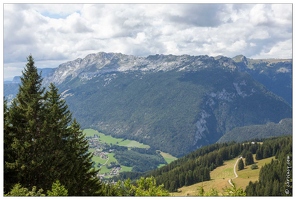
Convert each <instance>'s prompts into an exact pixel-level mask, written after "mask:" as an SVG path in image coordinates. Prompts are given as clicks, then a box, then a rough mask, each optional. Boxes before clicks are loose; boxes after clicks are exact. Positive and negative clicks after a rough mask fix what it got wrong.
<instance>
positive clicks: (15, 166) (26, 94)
mask: <svg viewBox="0 0 296 200" xmlns="http://www.w3.org/2000/svg"><path fill="white" fill-rule="evenodd" d="M27 61H28V63H27V65H26V68H25V69H24V71H23V76H22V77H21V85H20V86H19V92H18V94H17V96H16V98H15V99H14V100H13V102H12V105H11V107H10V108H9V130H5V131H4V134H5V135H7V134H8V135H10V137H13V143H12V144H11V145H10V147H7V146H6V148H8V149H9V148H11V149H12V150H13V151H14V153H15V155H16V158H15V159H14V160H13V161H10V160H6V161H5V165H6V168H7V169H10V170H12V171H14V172H15V173H17V180H18V182H20V183H21V184H22V185H23V186H24V187H28V188H32V187H33V186H34V185H35V186H36V185H38V184H39V180H42V178H43V177H42V175H43V172H42V169H41V166H42V163H40V162H37V159H38V156H39V155H38V151H39V149H40V145H42V144H41V143H40V141H39V139H40V138H41V137H42V132H41V128H42V126H43V124H42V123H43V113H44V106H43V101H44V90H45V88H43V87H42V85H41V84H42V78H41V75H39V74H38V72H37V68H36V67H35V65H34V60H33V57H32V56H31V55H30V56H29V57H28V58H27ZM7 131H8V132H7ZM37 172H39V173H37ZM44 173H45V172H44ZM8 179H9V177H5V180H6V181H8V182H9V180H8Z"/></svg>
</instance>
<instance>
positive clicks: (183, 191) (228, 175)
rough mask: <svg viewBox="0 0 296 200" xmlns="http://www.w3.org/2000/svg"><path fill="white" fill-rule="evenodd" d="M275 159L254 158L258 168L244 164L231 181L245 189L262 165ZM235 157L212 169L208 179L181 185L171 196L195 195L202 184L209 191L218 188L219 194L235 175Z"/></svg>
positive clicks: (256, 178)
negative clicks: (243, 167)
mask: <svg viewBox="0 0 296 200" xmlns="http://www.w3.org/2000/svg"><path fill="white" fill-rule="evenodd" d="M272 158H273V159H275V158H274V157H271V158H266V159H262V160H259V161H257V160H255V157H254V161H255V163H256V164H257V165H258V167H259V168H258V169H256V170H252V169H251V166H245V169H243V170H241V171H237V174H238V177H237V178H235V179H233V182H234V183H235V184H236V186H237V187H238V188H243V189H245V188H246V186H247V185H248V184H249V182H250V181H253V182H254V181H256V180H258V178H259V171H260V168H261V167H262V166H264V165H265V164H266V163H270V162H271V159H272ZM236 160H237V158H235V159H232V160H229V161H225V162H224V165H223V166H220V167H217V168H216V169H215V170H213V171H212V172H211V173H210V175H211V180H210V181H205V182H202V183H197V184H194V185H190V186H187V187H182V188H180V189H179V192H174V193H171V195H172V196H195V195H196V194H197V192H198V190H197V189H198V187H199V186H203V187H204V190H205V191H206V192H207V191H210V189H212V188H214V189H216V190H218V192H219V195H221V193H222V192H223V188H225V187H230V185H229V183H228V180H229V179H232V178H234V177H235V175H234V173H233V166H234V164H235V162H236Z"/></svg>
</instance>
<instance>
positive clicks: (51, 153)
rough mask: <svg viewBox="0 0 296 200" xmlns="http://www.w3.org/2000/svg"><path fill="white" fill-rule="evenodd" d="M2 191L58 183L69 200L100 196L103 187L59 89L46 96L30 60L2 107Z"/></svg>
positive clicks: (44, 186)
mask: <svg viewBox="0 0 296 200" xmlns="http://www.w3.org/2000/svg"><path fill="white" fill-rule="evenodd" d="M4 110H5V112H4V118H5V123H4V124H5V127H4V128H5V130H4V138H5V139H4V147H5V149H4V154H5V155H4V161H5V167H4V174H5V177H4V190H5V193H7V192H8V191H10V190H11V189H12V186H13V185H15V184H17V183H20V184H21V185H22V186H23V187H25V188H32V187H33V186H37V187H38V188H42V189H44V190H45V191H46V190H49V189H50V188H51V186H52V184H53V183H54V182H55V181H57V180H59V181H60V183H61V184H62V185H64V186H65V189H67V190H68V194H69V196H83V195H84V196H86V195H91V196H93V195H100V194H101V191H100V188H101V183H100V181H99V179H98V178H97V172H98V171H96V170H95V169H94V168H92V166H93V162H92V154H91V153H89V152H88V142H87V140H86V139H85V137H84V135H83V134H82V131H81V130H80V126H79V124H78V122H77V121H76V120H73V121H72V115H71V112H70V111H69V110H68V107H67V105H66V103H65V101H64V100H63V99H62V98H61V96H60V94H59V93H58V89H57V88H56V87H55V86H54V85H53V84H50V86H49V90H48V91H47V92H45V88H44V87H42V78H41V75H39V74H38V73H37V68H36V67H35V66H34V60H33V58H32V56H29V57H28V63H27V65H26V68H25V70H24V72H23V76H22V77H21V85H20V87H19V92H18V94H17V96H16V98H15V99H14V100H13V102H12V105H11V107H10V108H9V109H8V108H7V105H6V103H5V104H4Z"/></svg>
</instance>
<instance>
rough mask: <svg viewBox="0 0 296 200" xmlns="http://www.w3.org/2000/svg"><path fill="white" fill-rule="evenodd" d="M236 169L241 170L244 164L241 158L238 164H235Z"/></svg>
mask: <svg viewBox="0 0 296 200" xmlns="http://www.w3.org/2000/svg"><path fill="white" fill-rule="evenodd" d="M237 167H238V170H243V169H244V167H245V165H244V161H243V159H239V161H238V164H237Z"/></svg>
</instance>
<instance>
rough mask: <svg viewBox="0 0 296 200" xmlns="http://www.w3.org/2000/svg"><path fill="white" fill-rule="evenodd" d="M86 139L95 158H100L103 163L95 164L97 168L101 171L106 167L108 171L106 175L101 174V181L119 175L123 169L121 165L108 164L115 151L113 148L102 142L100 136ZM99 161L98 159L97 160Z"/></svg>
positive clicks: (95, 135) (115, 163) (96, 135)
mask: <svg viewBox="0 0 296 200" xmlns="http://www.w3.org/2000/svg"><path fill="white" fill-rule="evenodd" d="M86 139H87V140H88V143H89V148H90V149H92V152H93V157H98V158H100V159H99V160H100V161H103V162H99V163H98V162H95V165H96V166H95V167H96V168H99V169H101V168H102V167H103V166H106V168H107V169H108V170H107V171H109V172H105V173H99V175H98V176H99V177H100V178H101V179H103V178H105V177H112V176H116V175H118V174H119V172H120V170H121V169H122V168H121V166H120V164H118V163H117V162H114V161H112V162H108V161H109V154H110V153H112V152H113V151H114V149H112V146H110V145H108V144H107V143H106V142H103V141H101V140H100V136H99V135H98V134H94V135H93V136H87V137H86ZM96 160H97V159H96Z"/></svg>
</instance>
